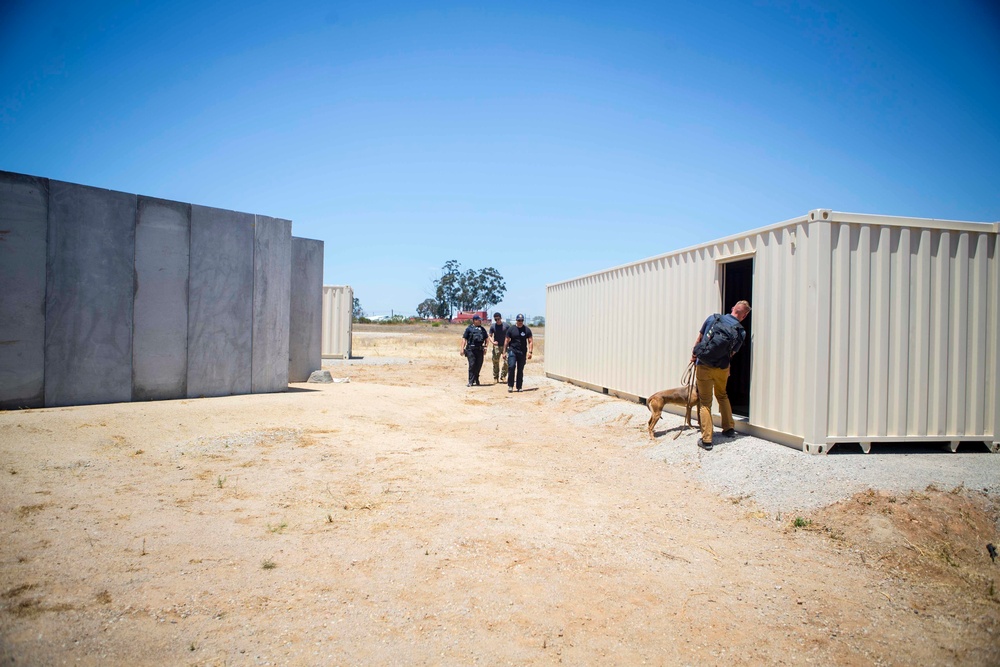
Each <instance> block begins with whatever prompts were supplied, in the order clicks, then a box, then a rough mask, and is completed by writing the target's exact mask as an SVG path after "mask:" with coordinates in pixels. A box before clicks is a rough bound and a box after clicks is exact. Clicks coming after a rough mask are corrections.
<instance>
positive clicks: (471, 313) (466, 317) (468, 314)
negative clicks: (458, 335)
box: [452, 310, 487, 323]
mask: <svg viewBox="0 0 1000 667" xmlns="http://www.w3.org/2000/svg"><path fill="white" fill-rule="evenodd" d="M476 315H479V317H481V318H482V320H483V322H485V321H486V319H487V313H486V311H485V310H460V311H458V313H457V314H456V315H455V317H454V319H452V321H453V322H456V323H458V322H471V321H472V318H473V317H475V316H476Z"/></svg>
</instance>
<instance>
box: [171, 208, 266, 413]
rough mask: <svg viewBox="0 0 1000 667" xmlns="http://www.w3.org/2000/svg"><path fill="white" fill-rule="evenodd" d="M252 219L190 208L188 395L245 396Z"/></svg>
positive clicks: (250, 338) (250, 314) (249, 350)
mask: <svg viewBox="0 0 1000 667" xmlns="http://www.w3.org/2000/svg"><path fill="white" fill-rule="evenodd" d="M253 222H254V219H253V216H252V215H250V214H249V213H237V212H236V211H226V210H223V209H218V208H209V207H207V206H192V207H191V274H190V281H191V282H190V285H191V291H190V295H189V297H188V373H187V384H188V387H187V391H188V396H189V397H192V398H195V397H198V396H228V395H230V394H249V393H250V387H251V385H250V372H251V368H250V367H251V364H252V361H253V350H252V348H251V345H252V342H253V329H252V327H253Z"/></svg>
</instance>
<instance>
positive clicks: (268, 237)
mask: <svg viewBox="0 0 1000 667" xmlns="http://www.w3.org/2000/svg"><path fill="white" fill-rule="evenodd" d="M253 257H254V278H253V377H252V378H251V385H252V389H253V392H254V393H258V392H268V391H283V390H284V389H285V387H287V386H288V331H289V325H290V322H289V311H290V303H289V300H290V298H291V279H292V223H291V221H289V220H278V219H275V218H269V217H267V216H263V215H258V216H257V220H256V224H255V226H254V254H253Z"/></svg>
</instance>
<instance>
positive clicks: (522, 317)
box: [517, 313, 524, 322]
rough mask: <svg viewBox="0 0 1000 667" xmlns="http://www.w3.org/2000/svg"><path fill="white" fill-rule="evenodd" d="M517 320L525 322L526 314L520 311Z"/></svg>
mask: <svg viewBox="0 0 1000 667" xmlns="http://www.w3.org/2000/svg"><path fill="white" fill-rule="evenodd" d="M517 321H518V322H523V321H524V315H522V314H521V313H518V314H517Z"/></svg>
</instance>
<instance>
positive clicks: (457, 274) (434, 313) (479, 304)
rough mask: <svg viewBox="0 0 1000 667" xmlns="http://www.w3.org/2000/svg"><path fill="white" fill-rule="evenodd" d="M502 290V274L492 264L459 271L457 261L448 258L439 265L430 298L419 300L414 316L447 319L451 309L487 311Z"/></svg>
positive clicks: (453, 310) (500, 297)
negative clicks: (483, 267) (476, 268)
mask: <svg viewBox="0 0 1000 667" xmlns="http://www.w3.org/2000/svg"><path fill="white" fill-rule="evenodd" d="M506 293H507V285H506V283H504V280H503V276H501V275H500V272H499V271H497V270H496V269H494V268H493V267H492V266H488V267H486V268H485V269H479V270H478V271H476V270H474V269H467V270H465V271H463V270H462V265H461V263H459V261H458V260H456V259H450V260H448V261H447V262H445V263H444V266H443V267H441V277H440V278H438V279H436V280H435V281H434V298H432V299H424V300H423V301H421V302H420V304H419V305H417V315H419V316H420V317H441V318H447V319H449V320H450V319H451V316H452V314H453V313H454V312H455V311H462V310H489V309H490V306H495V305H496V304H498V303H500V302H501V301H502V300H503V295H504V294H506Z"/></svg>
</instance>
